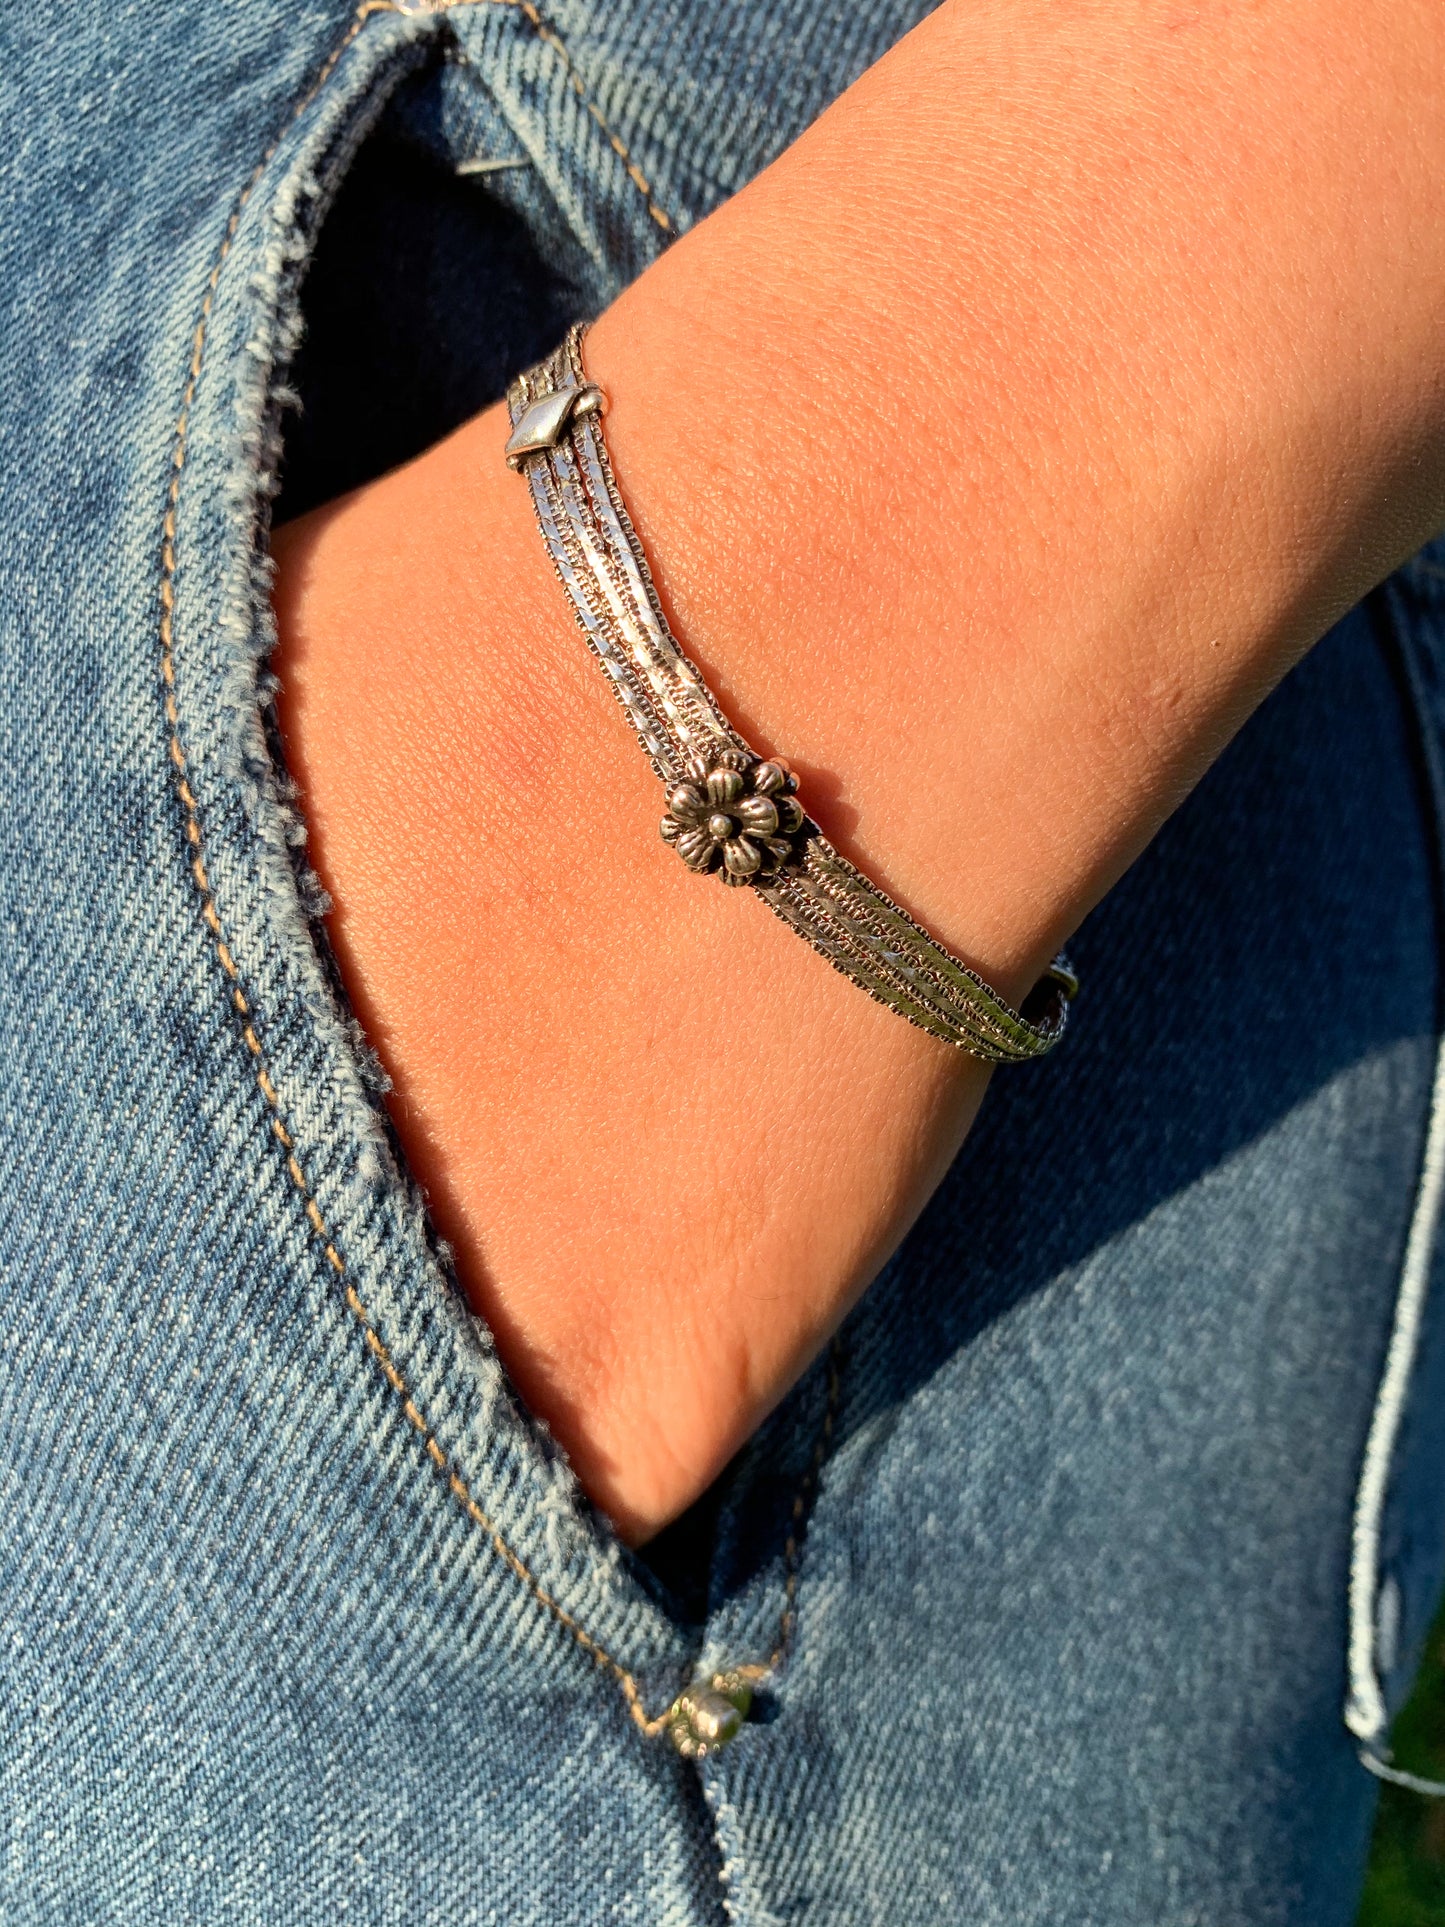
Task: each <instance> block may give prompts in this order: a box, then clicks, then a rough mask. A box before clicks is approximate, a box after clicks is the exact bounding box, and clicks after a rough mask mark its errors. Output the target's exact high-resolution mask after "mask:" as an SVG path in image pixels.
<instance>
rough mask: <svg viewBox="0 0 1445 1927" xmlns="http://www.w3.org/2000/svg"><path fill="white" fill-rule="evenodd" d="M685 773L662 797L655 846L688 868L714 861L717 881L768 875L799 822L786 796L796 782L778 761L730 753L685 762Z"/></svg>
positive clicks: (797, 807)
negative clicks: (668, 848) (667, 847)
mask: <svg viewBox="0 0 1445 1927" xmlns="http://www.w3.org/2000/svg"><path fill="white" fill-rule="evenodd" d="M686 770H687V780H686V781H685V782H682V783H678V784H676V785H675V786H674V787H673V788H672V790H670V791H669V793H668V798H667V815H666V816H665V817H663V819H662V838H663V841H664V842H665V843H670V844H671V845H672V847H673V848H674V849H675V850H676V851H677V853H678V855H679V856H680V857H681V858H682V860H683V862H684V863H685V864H686V865H687V867H688V869H689V870H696V871H698V872H699V873H702V872H704V871H707V870H711V869H713V868H715V867H716V866H717V864H718V863H719V861H721V864H722V878H723V881H724V883H735V884H741V883H752V882H753V881H754V880H755V879H756V878H758V877H770V876H776V875H777V873H778V871H779V870H781V869H782V867H783V865H784V864H785V863H786V862H787V861H788V860H789V858H790V857H791V856H792V855H793V852H794V843H793V839H794V838H795V837H796V835H797V834H798V831H799V830H801V829H802V827H803V823H804V821H805V818H804V815H803V806H802V804H801V803H800V802H799V801H798V799H797V797H796V796H795V795H794V793H793V792H794V791H795V790H796V789H797V787H798V779H797V777H796V776H794V775H793V774H792V772H791V771H790V770H789V769H788V768H787V766H786V765H785V764H783V763H775V762H759V761H758V760H757V759H756V758H754V757H750V756H747V755H745V754H744V753H743V752H742V751H741V750H735V749H724V750H714V751H713V752H712V753H711V754H710V755H709V756H707V757H702V756H691V757H689V758H688V761H687V764H686Z"/></svg>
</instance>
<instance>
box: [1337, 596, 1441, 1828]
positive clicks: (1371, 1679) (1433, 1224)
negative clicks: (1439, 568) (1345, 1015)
mask: <svg viewBox="0 0 1445 1927" xmlns="http://www.w3.org/2000/svg"><path fill="white" fill-rule="evenodd" d="M1398 594H1399V591H1398V589H1393V590H1387V591H1386V595H1387V598H1388V606H1389V607H1390V612H1391V617H1392V622H1393V626H1394V627H1395V628H1396V633H1397V634H1398V635H1399V638H1400V654H1401V657H1402V658H1403V661H1404V665H1405V675H1406V680H1407V686H1408V689H1409V692H1410V697H1411V707H1412V709H1413V711H1414V715H1415V722H1416V728H1417V730H1418V732H1419V736H1420V740H1421V750H1422V754H1423V758H1424V764H1425V771H1426V781H1427V786H1428V794H1429V798H1430V803H1431V807H1432V813H1433V816H1434V828H1435V840H1436V848H1437V855H1436V861H1437V864H1438V862H1439V852H1440V846H1441V839H1442V837H1445V759H1442V753H1441V747H1440V743H1439V741H1438V737H1437V734H1436V724H1435V722H1434V719H1433V717H1432V714H1431V706H1430V699H1429V694H1428V692H1427V690H1426V689H1425V688H1424V686H1423V685H1422V682H1421V677H1420V671H1419V669H1418V667H1417V665H1416V663H1415V660H1414V656H1413V653H1412V651H1411V649H1410V646H1409V643H1408V640H1407V639H1406V637H1405V635H1404V633H1403V624H1401V623H1400V621H1399V609H1398V606H1397V603H1396V597H1397V596H1398ZM1442 1202H1445V1043H1437V1048H1436V1060H1435V1071H1434V1077H1433V1080H1432V1085H1431V1092H1430V1109H1429V1122H1428V1126H1427V1129H1426V1136H1425V1147H1424V1152H1423V1155H1422V1157H1421V1161H1420V1176H1419V1181H1418V1185H1417V1189H1416V1194H1415V1204H1414V1209H1413V1211H1412V1213H1411V1217H1410V1228H1409V1232H1408V1234H1407V1237H1406V1243H1405V1254H1404V1258H1403V1261H1402V1263H1401V1267H1400V1281H1399V1286H1398V1289H1397V1292H1396V1297H1395V1312H1394V1318H1393V1321H1392V1324H1391V1330H1390V1338H1389V1343H1388V1346H1387V1348H1386V1353H1385V1363H1384V1368H1383V1370H1382V1372H1381V1375H1380V1383H1379V1388H1378V1391H1377V1393H1376V1397H1375V1407H1374V1411H1373V1412H1372V1414H1371V1417H1370V1428H1369V1432H1368V1435H1367V1437H1366V1441H1365V1451H1364V1457H1363V1460H1362V1463H1361V1468H1360V1480H1359V1486H1358V1489H1357V1492H1356V1498H1355V1511H1354V1521H1353V1527H1352V1532H1351V1545H1350V1572H1349V1592H1348V1616H1349V1625H1348V1648H1347V1655H1346V1658H1347V1675H1348V1681H1349V1694H1348V1697H1347V1699H1346V1702H1345V1709H1344V1721H1345V1725H1346V1727H1347V1728H1348V1729H1349V1731H1350V1732H1351V1733H1352V1734H1353V1735H1354V1736H1355V1738H1356V1739H1357V1740H1358V1741H1359V1743H1360V1759H1361V1762H1362V1764H1363V1765H1364V1766H1366V1767H1367V1768H1368V1769H1369V1770H1370V1772H1372V1773H1374V1774H1375V1775H1376V1777H1377V1778H1379V1779H1384V1780H1391V1781H1393V1782H1395V1783H1397V1784H1399V1785H1403V1786H1408V1787H1411V1788H1412V1789H1413V1790H1415V1791H1416V1792H1421V1793H1433V1794H1445V1785H1442V1784H1437V1783H1436V1782H1434V1781H1426V1780H1421V1779H1419V1778H1417V1777H1416V1776H1415V1775H1413V1774H1406V1773H1401V1772H1400V1770H1399V1769H1398V1768H1394V1767H1391V1766H1389V1765H1388V1764H1387V1762H1388V1759H1389V1749H1388V1747H1387V1746H1386V1744H1385V1736H1386V1734H1387V1732H1388V1730H1389V1723H1390V1721H1389V1712H1388V1709H1387V1707H1386V1705H1385V1697H1384V1691H1383V1688H1382V1685H1381V1681H1380V1678H1379V1674H1378V1672H1377V1669H1376V1663H1375V1662H1376V1612H1377V1601H1378V1596H1379V1584H1380V1570H1379V1567H1380V1528H1381V1521H1382V1518H1383V1513H1384V1507H1385V1500H1386V1495H1387V1491H1388V1487H1389V1479H1390V1472H1391V1469H1392V1467H1393V1465H1394V1461H1395V1457H1396V1451H1397V1447H1398V1444H1399V1438H1400V1432H1401V1427H1402V1424H1403V1422H1404V1417H1405V1401H1406V1398H1407V1395H1408V1393H1409V1389H1410V1382H1411V1378H1412V1375H1413V1371H1414V1365H1415V1357H1416V1353H1417V1351H1418V1349H1419V1343H1420V1330H1421V1325H1422V1321H1423V1318H1424V1312H1425V1305H1426V1301H1427V1299H1428V1297H1429V1291H1430V1273H1431V1269H1432V1264H1433V1259H1434V1255H1435V1245H1436V1238H1437V1233H1438V1229H1439V1222H1440V1213H1441V1205H1442Z"/></svg>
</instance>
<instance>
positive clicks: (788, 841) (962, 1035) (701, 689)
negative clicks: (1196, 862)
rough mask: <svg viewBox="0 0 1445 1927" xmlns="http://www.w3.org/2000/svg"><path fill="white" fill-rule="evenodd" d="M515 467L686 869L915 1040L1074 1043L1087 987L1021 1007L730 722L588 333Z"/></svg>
mask: <svg viewBox="0 0 1445 1927" xmlns="http://www.w3.org/2000/svg"><path fill="white" fill-rule="evenodd" d="M507 400H508V404H509V406H510V409H511V418H512V434H511V438H510V440H509V441H508V442H507V447H506V457H507V461H508V464H509V465H510V466H511V467H512V468H514V469H518V470H520V471H522V472H523V473H524V474H525V475H526V477H527V479H528V481H529V482H530V483H531V486H532V500H533V503H534V504H535V506H536V510H537V520H538V522H539V523H540V525H541V529H542V534H543V537H544V538H545V540H546V543H547V548H548V550H549V551H550V553H551V556H552V561H553V563H554V564H555V565H556V569H557V574H558V575H559V576H560V577H561V580H562V586H563V588H565V589H566V591H567V594H568V596H569V598H570V599H571V603H572V607H573V609H574V610H575V612H576V615H577V620H578V622H579V623H580V624H581V627H582V633H583V635H584V636H585V637H586V639H587V643H588V646H589V647H590V648H591V650H592V652H593V654H594V655H595V656H596V657H597V658H598V660H599V661H600V662H601V664H602V667H603V669H604V670H605V671H606V673H607V676H608V678H609V680H610V681H611V684H612V690H613V694H614V695H615V696H616V697H617V700H618V701H619V702H620V703H621V704H622V707H623V709H624V710H625V711H626V713H627V717H628V720H629V722H630V723H631V724H632V727H633V729H634V730H635V731H636V732H637V736H638V740H639V741H640V742H641V744H642V747H643V749H644V750H645V751H646V753H647V756H648V758H649V760H650V761H651V763H652V767H653V769H654V770H655V771H656V772H657V775H658V776H659V777H660V778H661V779H662V782H663V783H664V784H665V785H666V789H667V795H666V805H667V814H666V815H665V816H664V817H663V819H662V835H663V839H664V841H666V842H667V843H670V844H671V845H672V847H673V849H674V850H676V852H677V854H678V855H679V856H680V857H681V858H682V860H683V862H684V863H686V864H687V866H688V868H689V869H691V870H695V871H698V872H708V871H715V872H716V873H717V874H718V875H720V876H721V877H722V879H723V881H724V882H725V883H730V884H737V885H746V886H748V887H750V888H751V889H752V890H754V891H755V892H756V893H757V895H759V896H760V897H761V898H762V900H763V902H764V903H766V904H767V906H768V908H769V909H770V910H772V911H773V912H775V914H776V915H778V916H780V917H781V918H782V920H783V922H784V923H786V924H788V925H789V926H790V927H791V928H792V929H794V930H796V931H797V933H798V935H799V936H800V937H803V938H805V939H806V940H807V942H808V943H810V944H811V945H812V947H813V948H814V950H816V951H818V952H819V953H820V955H822V956H824V957H826V958H827V960H828V962H829V963H830V964H832V965H833V966H834V968H835V969H837V970H841V971H842V972H843V974H844V976H846V977H851V978H852V979H853V982H854V983H855V984H858V985H860V986H861V987H862V988H863V989H864V990H866V991H867V992H868V994H869V996H870V997H874V998H876V999H877V1000H878V1002H879V1003H881V1004H886V1005H887V1006H888V1008H889V1009H890V1010H894V1011H897V1013H898V1014H899V1016H900V1017H906V1018H907V1019H908V1021H909V1022H910V1023H911V1024H917V1025H918V1027H919V1028H920V1030H926V1031H929V1032H931V1034H932V1035H933V1036H935V1037H941V1038H942V1039H943V1040H944V1042H945V1043H949V1044H956V1045H957V1046H958V1047H959V1049H961V1050H965V1051H968V1052H970V1053H971V1054H972V1055H973V1056H975V1057H986V1058H990V1059H993V1060H995V1061H997V1062H1010V1063H1011V1062H1017V1061H1019V1060H1021V1059H1023V1058H1026V1057H1039V1056H1042V1054H1043V1053H1044V1052H1045V1051H1046V1050H1049V1049H1051V1048H1052V1047H1053V1045H1055V1044H1056V1043H1057V1042H1058V1040H1059V1038H1060V1037H1061V1036H1062V1035H1063V1030H1064V1021H1065V1017H1066V1014H1067V1011H1068V1005H1069V1000H1070V998H1071V997H1072V996H1073V995H1074V992H1075V991H1076V990H1077V988H1078V980H1077V979H1076V978H1075V976H1074V974H1073V972H1072V971H1071V970H1070V969H1069V966H1068V963H1067V961H1066V960H1065V959H1064V958H1063V957H1062V956H1060V957H1056V958H1055V959H1054V961H1053V963H1052V964H1051V965H1050V966H1049V969H1048V971H1047V972H1046V974H1045V975H1044V976H1043V977H1042V978H1041V979H1040V980H1039V982H1038V984H1036V985H1035V987H1034V989H1033V991H1032V992H1031V993H1030V995H1029V996H1028V998H1027V999H1026V1000H1025V1002H1024V1008H1023V1011H1022V1012H1020V1011H1016V1010H1014V1009H1013V1008H1012V1007H1011V1006H1010V1005H1009V1004H1007V1003H1005V1002H1004V1000H1003V999H1002V998H1001V997H1000V996H998V995H997V993H996V992H995V991H993V990H991V989H990V988H989V986H988V985H987V984H986V983H985V982H984V980H983V979H982V977H980V976H979V975H978V974H977V972H976V971H973V970H970V969H969V967H968V965H967V964H965V963H963V962H961V961H960V959H959V958H957V957H954V956H952V955H951V954H950V953H949V952H948V951H947V950H945V949H944V947H943V945H942V944H940V943H938V942H936V941H935V940H934V939H933V938H932V937H930V936H929V934H928V932H927V931H926V930H924V929H923V928H922V927H921V926H920V925H919V924H917V923H915V922H914V920H913V918H912V917H910V916H909V915H908V914H907V912H906V911H904V910H901V909H900V908H899V907H898V905H897V904H896V903H894V902H893V901H892V899H891V898H889V897H887V896H885V895H884V893H883V892H882V891H881V890H880V889H878V887H877V886H876V885H875V884H873V883H870V882H869V881H868V879H867V877H865V876H864V875H863V873H862V872H861V871H860V870H857V869H855V868H854V866H853V865H852V864H851V863H849V862H848V861H847V859H846V858H845V857H841V856H839V854H838V852H837V851H836V850H835V849H834V848H833V846H832V844H831V843H829V841H828V839H827V838H826V837H825V836H824V835H823V833H822V831H821V830H820V829H819V828H818V826H817V824H816V823H815V822H814V821H813V820H812V818H811V817H810V816H808V815H807V814H806V812H805V811H804V809H803V806H802V804H801V803H800V802H799V801H798V800H797V795H796V791H797V787H798V784H797V778H796V777H795V776H794V775H793V774H792V772H791V771H790V770H789V768H788V766H787V764H786V763H784V762H783V761H781V760H780V759H779V758H778V757H776V756H769V757H764V756H760V755H759V754H758V753H757V751H756V750H754V749H752V748H751V747H750V746H749V745H748V744H747V743H745V742H744V741H743V739H742V737H741V736H739V734H738V733H737V731H736V730H735V729H734V728H733V726H732V725H731V723H729V722H728V720H727V718H726V717H725V716H724V715H723V713H722V711H721V710H720V709H719V708H718V706H717V703H716V701H715V700H714V698H713V695H712V692H711V690H710V689H709V688H708V687H707V684H706V683H705V682H704V681H703V679H702V676H701V674H700V673H699V671H698V669H697V667H696V665H695V664H693V663H692V662H690V661H689V660H688V658H687V656H686V655H685V654H684V652H683V650H682V649H681V648H680V646H679V644H678V642H677V638H676V637H675V636H674V635H673V633H672V631H671V629H670V628H669V627H668V624H667V620H666V618H665V617H664V615H663V613H662V609H661V607H660V605H659V603H658V599H657V591H656V589H655V588H654V586H653V581H652V574H651V571H650V570H649V568H648V566H647V558H646V557H645V556H644V554H643V552H642V545H641V543H640V542H639V541H638V539H637V533H636V531H635V530H634V528H633V526H632V523H631V521H630V519H629V517H628V514H627V510H626V509H625V508H624V507H623V504H622V498H621V496H620V495H619V493H618V490H617V482H616V480H615V478H614V476H613V473H612V464H611V462H610V461H609V460H608V456H607V445H606V443H605V442H604V440H603V437H602V414H603V411H604V409H605V406H606V403H605V400H604V397H603V394H602V391H601V389H600V388H598V387H597V386H596V384H595V383H593V382H589V381H588V379H587V377H586V374H585V372H584V370H583V366H582V329H581V328H580V327H578V328H573V329H572V331H571V332H570V333H569V335H568V336H567V339H566V340H565V341H564V342H563V344H562V346H561V347H560V348H559V349H557V351H556V353H555V354H553V355H550V356H549V357H548V358H547V360H546V361H543V362H540V363H539V364H538V365H537V367H535V368H533V369H531V370H530V371H529V372H528V373H527V374H525V375H522V376H520V377H519V378H518V379H517V380H516V381H515V382H513V384H512V386H511V388H510V389H509V390H508V395H507Z"/></svg>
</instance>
